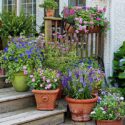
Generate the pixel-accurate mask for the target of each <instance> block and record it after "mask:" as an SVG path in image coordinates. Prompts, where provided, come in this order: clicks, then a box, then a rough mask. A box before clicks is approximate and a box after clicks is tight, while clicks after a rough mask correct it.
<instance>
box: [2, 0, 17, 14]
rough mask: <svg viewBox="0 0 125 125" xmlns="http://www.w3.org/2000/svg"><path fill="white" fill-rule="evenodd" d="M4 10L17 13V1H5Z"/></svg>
mask: <svg viewBox="0 0 125 125" xmlns="http://www.w3.org/2000/svg"><path fill="white" fill-rule="evenodd" d="M2 2H3V4H2V10H3V11H8V12H14V11H16V0H3V1H2Z"/></svg>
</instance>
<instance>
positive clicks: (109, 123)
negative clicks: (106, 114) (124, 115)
mask: <svg viewBox="0 0 125 125" xmlns="http://www.w3.org/2000/svg"><path fill="white" fill-rule="evenodd" d="M97 125H122V120H100V121H97Z"/></svg>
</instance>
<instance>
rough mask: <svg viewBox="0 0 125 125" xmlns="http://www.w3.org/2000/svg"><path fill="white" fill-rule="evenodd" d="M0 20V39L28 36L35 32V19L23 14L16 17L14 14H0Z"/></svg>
mask: <svg viewBox="0 0 125 125" xmlns="http://www.w3.org/2000/svg"><path fill="white" fill-rule="evenodd" d="M0 19H1V21H2V27H1V28H0V35H1V37H2V39H3V38H8V36H20V35H24V36H29V35H31V34H33V33H35V32H36V31H35V26H34V21H35V18H34V17H32V16H25V14H24V13H21V14H20V16H16V14H14V13H10V12H2V14H0Z"/></svg>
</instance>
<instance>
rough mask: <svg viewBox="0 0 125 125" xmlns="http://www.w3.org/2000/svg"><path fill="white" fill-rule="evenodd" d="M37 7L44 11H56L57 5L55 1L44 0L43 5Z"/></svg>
mask: <svg viewBox="0 0 125 125" xmlns="http://www.w3.org/2000/svg"><path fill="white" fill-rule="evenodd" d="M39 6H40V7H42V8H45V9H57V7H58V3H57V2H55V0H44V3H43V4H40V5H39Z"/></svg>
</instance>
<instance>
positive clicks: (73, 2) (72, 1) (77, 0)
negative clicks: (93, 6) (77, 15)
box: [69, 0, 86, 6]
mask: <svg viewBox="0 0 125 125" xmlns="http://www.w3.org/2000/svg"><path fill="white" fill-rule="evenodd" d="M85 1H86V0H69V6H85Z"/></svg>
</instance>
